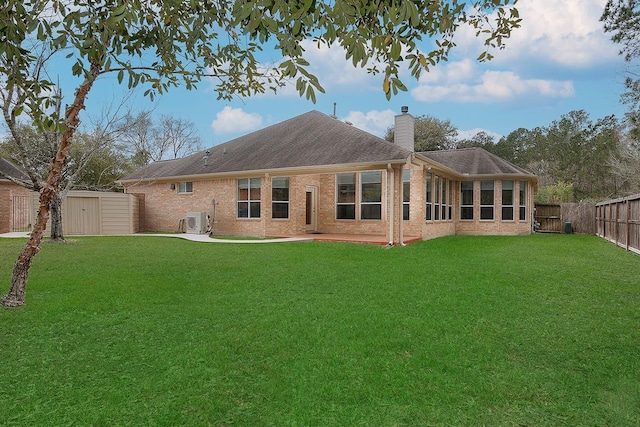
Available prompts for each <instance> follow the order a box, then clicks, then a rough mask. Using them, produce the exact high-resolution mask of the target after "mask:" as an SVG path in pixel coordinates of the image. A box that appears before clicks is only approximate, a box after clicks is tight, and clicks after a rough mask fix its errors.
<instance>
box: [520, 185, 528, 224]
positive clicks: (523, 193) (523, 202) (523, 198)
mask: <svg viewBox="0 0 640 427" xmlns="http://www.w3.org/2000/svg"><path fill="white" fill-rule="evenodd" d="M519 211H520V212H519V217H518V219H519V220H520V221H526V219H527V183H526V182H525V181H520V209H519Z"/></svg>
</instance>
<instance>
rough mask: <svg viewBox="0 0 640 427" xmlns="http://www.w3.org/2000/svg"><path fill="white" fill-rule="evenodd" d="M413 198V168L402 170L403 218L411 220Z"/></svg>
mask: <svg viewBox="0 0 640 427" xmlns="http://www.w3.org/2000/svg"><path fill="white" fill-rule="evenodd" d="M410 200H411V170H410V169H405V170H403V171H402V219H403V220H404V221H409V218H410V217H409V204H410V203H409V202H410Z"/></svg>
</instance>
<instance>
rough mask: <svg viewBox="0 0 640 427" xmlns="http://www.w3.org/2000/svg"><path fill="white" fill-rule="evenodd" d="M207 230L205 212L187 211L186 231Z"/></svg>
mask: <svg viewBox="0 0 640 427" xmlns="http://www.w3.org/2000/svg"><path fill="white" fill-rule="evenodd" d="M206 232H207V213H206V212H188V213H187V233H189V234H205V233H206Z"/></svg>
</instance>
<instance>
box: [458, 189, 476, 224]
mask: <svg viewBox="0 0 640 427" xmlns="http://www.w3.org/2000/svg"><path fill="white" fill-rule="evenodd" d="M460 219H473V181H462V182H461V183H460Z"/></svg>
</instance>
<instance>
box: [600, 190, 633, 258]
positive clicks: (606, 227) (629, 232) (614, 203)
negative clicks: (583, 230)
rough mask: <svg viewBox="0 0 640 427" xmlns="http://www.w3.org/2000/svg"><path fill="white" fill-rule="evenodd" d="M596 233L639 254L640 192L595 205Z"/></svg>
mask: <svg viewBox="0 0 640 427" xmlns="http://www.w3.org/2000/svg"><path fill="white" fill-rule="evenodd" d="M596 227H597V232H596V234H597V235H598V236H600V237H602V238H603V239H606V240H608V241H610V242H613V243H615V244H616V245H618V246H622V247H623V248H625V249H626V250H628V251H632V252H635V253H637V254H640V194H636V195H634V196H629V197H623V198H621V199H615V200H609V201H607V202H601V203H598V204H597V205H596Z"/></svg>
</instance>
